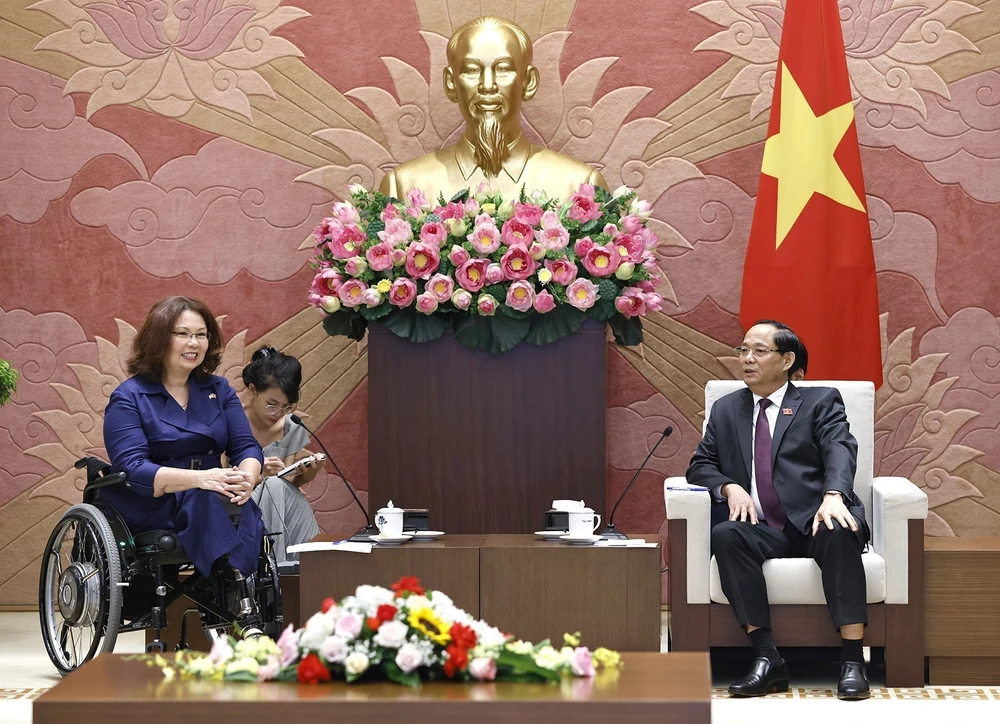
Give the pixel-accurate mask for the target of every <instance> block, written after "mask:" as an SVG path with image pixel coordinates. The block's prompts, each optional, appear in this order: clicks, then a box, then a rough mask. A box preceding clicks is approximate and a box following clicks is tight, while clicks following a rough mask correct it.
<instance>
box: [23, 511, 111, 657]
mask: <svg viewBox="0 0 1000 724" xmlns="http://www.w3.org/2000/svg"><path fill="white" fill-rule="evenodd" d="M121 580H122V573H121V561H120V559H119V557H118V545H117V542H116V540H115V537H114V534H113V533H112V532H111V526H110V525H108V521H107V520H106V519H105V517H104V515H103V514H102V513H101V512H100V510H98V509H97V508H96V507H94V506H92V505H88V504H82V505H74V506H73V507H72V508H70V509H69V510H67V511H66V513H65V514H64V515H63V517H62V518H61V519H60V520H59V523H58V525H57V526H56V528H55V530H53V531H52V535H51V536H49V540H48V543H47V545H46V547H45V551H44V553H43V555H42V566H41V572H40V574H39V587H38V588H39V590H38V613H39V619H40V624H41V629H42V640H43V642H44V643H45V650H46V653H48V655H49V659H51V661H52V663H53V664H54V665H55V667H56V668H57V669H58V670H59V672H60V674H62V675H66V674H67V673H69V672H70V671H73V670H74V669H76V668H78V667H80V666H81V665H83V664H85V663H86V662H87V661H90V659H92V658H94V657H95V656H96V655H97V654H99V653H101V652H105V651H112V650H114V646H115V641H116V639H117V638H118V629H119V627H120V625H121V608H122V590H121V586H120V583H121Z"/></svg>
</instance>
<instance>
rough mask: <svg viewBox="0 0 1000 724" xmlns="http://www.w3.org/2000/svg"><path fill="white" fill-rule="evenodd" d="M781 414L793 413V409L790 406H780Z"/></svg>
mask: <svg viewBox="0 0 1000 724" xmlns="http://www.w3.org/2000/svg"><path fill="white" fill-rule="evenodd" d="M781 414H782V415H794V414H795V411H794V410H793V409H792V408H791V407H783V408H781Z"/></svg>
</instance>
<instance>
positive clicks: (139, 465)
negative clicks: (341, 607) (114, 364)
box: [104, 386, 160, 497]
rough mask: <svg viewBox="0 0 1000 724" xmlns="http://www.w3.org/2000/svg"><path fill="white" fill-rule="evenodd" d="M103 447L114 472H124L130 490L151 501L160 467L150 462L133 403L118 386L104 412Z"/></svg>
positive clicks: (137, 412) (129, 396) (143, 432)
mask: <svg viewBox="0 0 1000 724" xmlns="http://www.w3.org/2000/svg"><path fill="white" fill-rule="evenodd" d="M104 446H105V447H106V448H107V450H108V456H109V457H110V458H111V464H112V466H113V467H114V469H115V470H118V471H121V472H124V473H125V474H126V475H127V476H128V480H129V482H130V483H131V485H129V489H130V490H131V491H132V492H133V493H136V494H138V495H144V496H147V497H153V478H154V477H156V471H157V470H159V469H160V466H159V465H157V464H156V463H154V462H152V461H150V459H149V440H148V439H147V438H146V431H145V430H143V428H142V420H141V419H140V417H139V409H138V407H137V406H136V402H135V399H134V397H133V396H132V395H130V394H128V392H127V391H124V392H123V391H122V388H121V386H119V387H118V388H117V389H116V390H115V391H114V392H112V393H111V399H110V400H109V401H108V406H107V408H106V409H105V411H104Z"/></svg>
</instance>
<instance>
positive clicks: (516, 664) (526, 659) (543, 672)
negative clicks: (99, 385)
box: [497, 649, 562, 681]
mask: <svg viewBox="0 0 1000 724" xmlns="http://www.w3.org/2000/svg"><path fill="white" fill-rule="evenodd" d="M497 668H498V669H504V670H505V671H504V674H505V675H507V676H510V675H514V676H518V675H524V674H532V675H534V676H537V677H539V678H541V679H543V680H545V681H559V680H560V679H561V678H562V674H560V673H559V672H558V671H552V670H551V669H546V668H543V667H541V666H539V665H538V664H536V663H535V660H534V659H533V658H531V656H529V655H528V654H515V653H514V652H513V651H508V650H507V649H503V650H502V651H501V652H500V656H499V658H498V659H497ZM499 677H500V674H499V672H498V673H497V678H499Z"/></svg>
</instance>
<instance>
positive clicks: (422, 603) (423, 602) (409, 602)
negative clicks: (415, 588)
mask: <svg viewBox="0 0 1000 724" xmlns="http://www.w3.org/2000/svg"><path fill="white" fill-rule="evenodd" d="M430 607H431V602H430V599H428V598H427V596H407V597H406V610H407V611H416V610H417V609H420V608H430Z"/></svg>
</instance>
